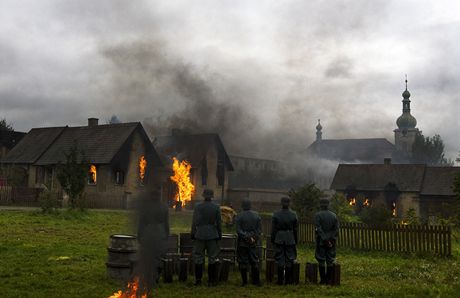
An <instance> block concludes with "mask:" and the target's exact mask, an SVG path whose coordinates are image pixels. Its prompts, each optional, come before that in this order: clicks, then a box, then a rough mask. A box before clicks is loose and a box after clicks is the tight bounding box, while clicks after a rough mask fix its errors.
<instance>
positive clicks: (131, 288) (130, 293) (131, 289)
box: [108, 278, 147, 298]
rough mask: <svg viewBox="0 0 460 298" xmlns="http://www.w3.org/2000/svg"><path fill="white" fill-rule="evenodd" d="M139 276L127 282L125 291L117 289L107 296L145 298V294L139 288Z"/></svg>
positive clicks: (114, 297) (111, 297)
mask: <svg viewBox="0 0 460 298" xmlns="http://www.w3.org/2000/svg"><path fill="white" fill-rule="evenodd" d="M138 290H139V278H134V280H133V281H132V282H129V283H128V286H127V289H126V291H124V292H123V291H122V290H119V291H118V292H116V293H113V295H112V296H109V297H108V298H139V297H140V298H147V294H145V293H142V292H141V291H140V290H139V293H138Z"/></svg>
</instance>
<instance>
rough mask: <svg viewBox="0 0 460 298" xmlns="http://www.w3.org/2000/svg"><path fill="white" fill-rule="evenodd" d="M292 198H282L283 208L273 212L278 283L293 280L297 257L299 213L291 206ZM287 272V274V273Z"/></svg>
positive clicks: (272, 236) (289, 282)
mask: <svg viewBox="0 0 460 298" xmlns="http://www.w3.org/2000/svg"><path fill="white" fill-rule="evenodd" d="M290 201H291V200H290V199H289V198H288V197H284V198H281V206H282V209H281V210H279V211H277V212H275V213H273V217H272V232H271V242H272V243H273V244H274V245H275V261H276V263H277V265H278V284H279V285H282V284H283V283H284V284H291V283H292V282H293V264H294V261H295V260H296V258H297V250H296V244H297V229H298V225H299V223H298V219H297V214H296V213H295V212H294V211H292V210H291V209H290V208H289V203H290ZM285 274H286V275H285Z"/></svg>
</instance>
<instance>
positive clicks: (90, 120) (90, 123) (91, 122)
mask: <svg viewBox="0 0 460 298" xmlns="http://www.w3.org/2000/svg"><path fill="white" fill-rule="evenodd" d="M98 123H99V119H97V118H88V126H89V127H92V126H97V125H98Z"/></svg>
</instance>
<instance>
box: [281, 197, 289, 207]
mask: <svg viewBox="0 0 460 298" xmlns="http://www.w3.org/2000/svg"><path fill="white" fill-rule="evenodd" d="M290 202H291V199H290V198H289V197H282V198H281V204H283V205H284V204H289V203H290Z"/></svg>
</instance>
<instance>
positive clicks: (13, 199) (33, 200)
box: [0, 186, 42, 207]
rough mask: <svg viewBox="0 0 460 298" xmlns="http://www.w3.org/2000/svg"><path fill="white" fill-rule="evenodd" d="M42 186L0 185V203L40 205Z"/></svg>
mask: <svg viewBox="0 0 460 298" xmlns="http://www.w3.org/2000/svg"><path fill="white" fill-rule="evenodd" d="M41 191H42V189H41V188H31V187H12V186H0V205H17V206H34V207H36V206H39V205H40V203H39V201H38V195H39V194H40V192H41Z"/></svg>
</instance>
